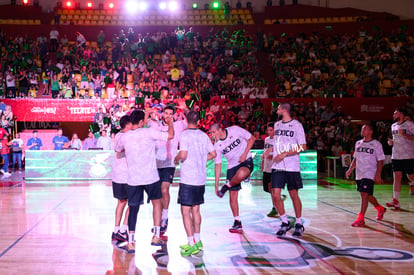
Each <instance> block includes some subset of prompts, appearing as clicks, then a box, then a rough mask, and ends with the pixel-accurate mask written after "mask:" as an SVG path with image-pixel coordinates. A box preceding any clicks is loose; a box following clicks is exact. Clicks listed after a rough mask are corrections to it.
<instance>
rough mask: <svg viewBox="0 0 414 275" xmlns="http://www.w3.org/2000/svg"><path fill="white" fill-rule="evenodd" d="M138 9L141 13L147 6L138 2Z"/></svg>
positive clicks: (145, 3)
mask: <svg viewBox="0 0 414 275" xmlns="http://www.w3.org/2000/svg"><path fill="white" fill-rule="evenodd" d="M138 8H139V10H141V11H144V10H146V9H147V8H148V4H147V2H139V3H138Z"/></svg>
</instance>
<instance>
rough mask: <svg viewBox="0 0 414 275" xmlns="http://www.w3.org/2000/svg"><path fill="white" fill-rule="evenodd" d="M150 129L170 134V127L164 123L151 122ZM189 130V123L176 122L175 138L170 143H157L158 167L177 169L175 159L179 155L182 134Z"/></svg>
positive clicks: (183, 121) (161, 141)
mask: <svg viewBox="0 0 414 275" xmlns="http://www.w3.org/2000/svg"><path fill="white" fill-rule="evenodd" d="M149 127H150V128H153V129H156V130H158V131H161V132H165V133H168V125H164V124H163V123H162V122H158V123H157V122H154V121H151V122H150V123H149ZM186 128H187V121H185V120H179V121H175V122H174V138H173V139H170V140H168V141H163V140H160V141H158V142H157V146H156V153H157V167H158V168H167V167H175V165H174V158H175V156H176V155H177V149H178V141H179V140H180V134H181V133H182V132H183V131H184V130H185V129H186Z"/></svg>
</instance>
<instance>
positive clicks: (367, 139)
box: [346, 124, 387, 227]
mask: <svg viewBox="0 0 414 275" xmlns="http://www.w3.org/2000/svg"><path fill="white" fill-rule="evenodd" d="M373 132H374V129H373V128H372V126H371V125H369V124H365V125H364V126H362V129H361V136H362V137H363V139H361V140H358V141H357V142H356V143H355V153H354V159H353V160H352V163H351V166H350V167H349V169H348V171H346V178H347V179H349V177H350V175H351V173H352V171H353V170H354V169H355V168H356V176H355V179H356V182H357V190H358V191H359V192H360V194H361V212H359V214H358V217H357V219H356V220H355V221H354V222H353V223H352V224H351V225H352V226H354V227H359V226H364V225H365V213H366V211H367V208H368V202H370V203H371V204H372V205H374V207H375V209H376V210H377V211H378V215H377V220H378V221H380V220H382V219H383V218H384V213H385V211H386V210H387V209H386V208H385V207H383V206H381V205H380V204H379V203H378V201H377V199H376V198H375V197H374V183H375V182H377V183H381V182H382V180H381V171H382V166H383V165H384V159H385V155H384V151H383V149H382V144H381V143H380V142H379V141H378V140H376V139H373V138H372V134H373Z"/></svg>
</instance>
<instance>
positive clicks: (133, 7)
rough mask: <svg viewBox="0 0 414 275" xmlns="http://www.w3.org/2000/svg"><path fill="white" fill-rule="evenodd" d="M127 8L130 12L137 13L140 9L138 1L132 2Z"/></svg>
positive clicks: (128, 3) (127, 4)
mask: <svg viewBox="0 0 414 275" xmlns="http://www.w3.org/2000/svg"><path fill="white" fill-rule="evenodd" d="M125 7H126V9H127V11H128V12H135V11H137V9H138V3H137V2H136V1H133V0H131V1H128V2H127V3H126V6H125Z"/></svg>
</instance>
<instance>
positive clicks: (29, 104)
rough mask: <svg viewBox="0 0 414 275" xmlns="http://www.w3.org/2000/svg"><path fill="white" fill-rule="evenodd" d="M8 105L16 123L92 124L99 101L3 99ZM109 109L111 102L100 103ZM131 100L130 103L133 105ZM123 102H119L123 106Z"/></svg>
mask: <svg viewBox="0 0 414 275" xmlns="http://www.w3.org/2000/svg"><path fill="white" fill-rule="evenodd" d="M1 101H2V102H4V103H5V104H6V105H10V106H11V108H12V111H13V115H14V116H15V117H16V118H17V121H39V122H43V121H48V122H60V121H66V122H70V121H72V122H76V121H84V122H92V121H93V118H94V115H95V113H97V112H98V108H99V106H100V102H101V101H100V100H95V99H3V100H1ZM102 102H103V103H104V104H105V106H106V107H110V106H111V105H112V104H111V101H110V100H104V101H102ZM133 102H134V101H133V100H132V101H131V102H130V103H133ZM124 103H125V100H124V99H122V100H119V101H118V104H119V105H121V106H122V105H123V104H124Z"/></svg>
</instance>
